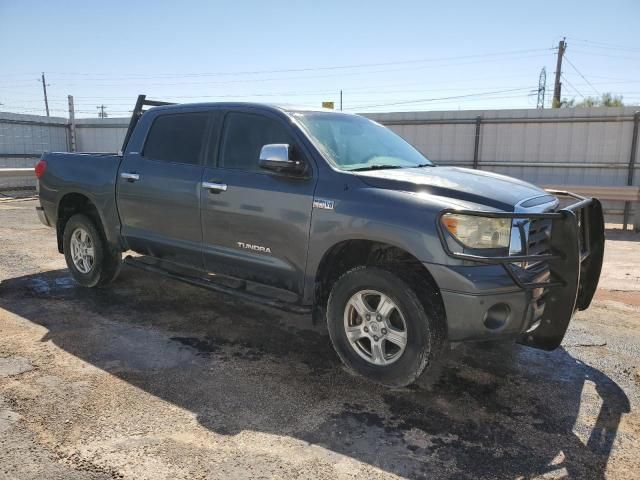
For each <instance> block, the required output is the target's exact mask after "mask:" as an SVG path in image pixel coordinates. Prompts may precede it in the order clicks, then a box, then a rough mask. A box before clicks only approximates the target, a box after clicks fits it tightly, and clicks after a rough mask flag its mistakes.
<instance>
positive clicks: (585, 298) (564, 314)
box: [438, 190, 604, 350]
mask: <svg viewBox="0 0 640 480" xmlns="http://www.w3.org/2000/svg"><path fill="white" fill-rule="evenodd" d="M547 191H548V192H549V193H551V194H553V195H555V196H556V197H560V198H564V199H569V200H575V202H574V203H571V204H569V205H566V206H564V207H562V208H559V209H558V210H555V211H552V212H541V213H533V212H486V211H466V210H455V209H448V210H445V211H443V212H441V214H440V217H441V216H442V215H444V214H446V213H460V214H464V215H476V216H482V217H490V218H510V219H512V225H514V224H516V223H517V222H513V220H516V219H525V220H528V221H529V232H527V233H528V234H527V235H526V236H525V235H524V234H523V233H524V232H522V231H521V235H520V237H521V239H522V240H523V243H524V245H523V249H522V250H523V252H524V253H523V254H518V255H504V256H482V255H475V254H469V253H463V252H454V251H452V250H451V249H450V248H449V245H448V243H447V241H446V237H445V235H446V234H445V231H444V229H443V227H442V222H441V218H438V232H439V234H440V238H441V240H442V245H443V246H444V249H445V251H446V252H447V254H448V255H449V256H451V257H453V258H457V259H461V260H466V261H470V262H475V263H483V264H500V265H502V266H503V267H504V268H505V270H506V271H507V272H508V273H509V275H510V276H511V277H512V278H513V280H514V282H515V283H516V285H518V286H519V287H520V288H522V289H523V290H528V291H531V290H534V291H538V292H539V291H540V290H538V289H544V297H545V303H546V307H545V309H544V315H543V319H542V323H541V324H540V325H539V326H538V327H537V328H535V330H533V331H532V332H527V333H526V334H524V335H523V337H522V338H521V340H520V343H523V344H527V345H530V346H534V347H538V348H543V349H546V350H552V349H554V348H556V347H558V346H559V344H560V342H561V341H562V338H563V337H564V333H565V331H566V329H567V327H568V325H569V321H570V320H571V317H572V315H573V313H574V311H576V310H584V309H586V308H587V307H588V306H589V304H590V303H591V300H592V299H593V295H594V294H595V291H596V288H597V286H598V280H599V278H600V271H601V269H602V258H603V255H604V217H603V214H602V205H601V204H600V201H599V200H598V199H596V198H585V197H582V196H580V195H576V194H575V193H571V192H565V191H560V190H547ZM530 266H533V267H532V268H529V267H530ZM542 273H543V274H542ZM541 280H542V281H541Z"/></svg>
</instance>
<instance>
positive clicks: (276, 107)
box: [153, 102, 353, 115]
mask: <svg viewBox="0 0 640 480" xmlns="http://www.w3.org/2000/svg"><path fill="white" fill-rule="evenodd" d="M185 107H187V108H191V107H196V108H199V107H204V108H206V107H209V108H212V107H217V108H224V107H251V108H256V109H263V110H272V111H280V112H286V113H293V112H325V113H341V114H344V115H353V113H348V112H343V111H341V110H332V109H329V108H321V107H309V106H302V105H288V104H274V103H259V102H196V103H175V104H172V105H162V106H159V107H153V110H174V109H175V110H177V109H181V108H185Z"/></svg>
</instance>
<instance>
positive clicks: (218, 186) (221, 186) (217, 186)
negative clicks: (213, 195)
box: [202, 182, 227, 192]
mask: <svg viewBox="0 0 640 480" xmlns="http://www.w3.org/2000/svg"><path fill="white" fill-rule="evenodd" d="M202 188H206V189H207V190H209V191H210V192H226V191H227V184H226V183H215V182H202Z"/></svg>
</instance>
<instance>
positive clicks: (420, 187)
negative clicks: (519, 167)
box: [357, 167, 548, 211]
mask: <svg viewBox="0 0 640 480" xmlns="http://www.w3.org/2000/svg"><path fill="white" fill-rule="evenodd" d="M357 175H358V177H359V178H360V179H361V180H362V181H363V182H365V183H366V184H367V185H369V186H372V187H376V188H384V189H388V190H399V191H406V192H415V193H428V194H432V195H438V196H441V197H449V198H452V199H457V200H462V201H467V202H473V203H477V204H481V205H486V206H488V207H493V208H496V209H499V210H504V211H513V208H514V206H515V205H516V204H517V203H518V202H520V201H522V200H524V199H526V198H531V197H537V196H540V195H548V193H547V192H545V191H544V190H542V189H541V188H539V187H536V186H535V185H532V184H530V183H527V182H523V181H522V180H518V179H515V178H511V177H507V176H505V175H500V174H497V173H492V172H486V171H482V170H471V169H469V168H458V167H422V168H401V169H388V170H373V171H365V172H357Z"/></svg>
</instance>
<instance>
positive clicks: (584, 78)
mask: <svg viewBox="0 0 640 480" xmlns="http://www.w3.org/2000/svg"><path fill="white" fill-rule="evenodd" d="M564 58H565V59H566V60H567V63H568V64H569V65H571V66H572V67H573V69H574V70H575V71H576V72H577V73H578V75H580V76H581V77H582V79H583V80H584V81H585V82H587V85H589V86H590V87H591V88H592V89H593V91H594V92H596V93H597V94H598V95H600V92H599V91H598V90H597V89H596V87H594V86H593V85H592V84H591V82H590V81H589V80H587V78H586V77H585V76H584V75H583V74H582V72H580V70H578V68H577V67H576V66H575V65H574V64H573V62H572V61H571V60H569V59H568V58H567V56H566V55H565V57H564Z"/></svg>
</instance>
